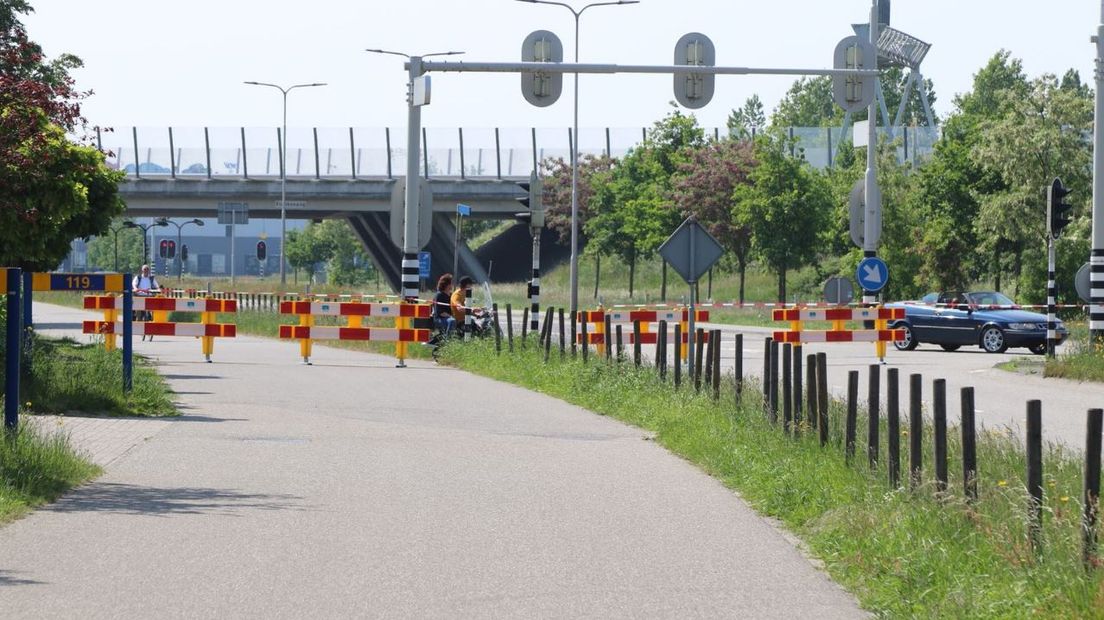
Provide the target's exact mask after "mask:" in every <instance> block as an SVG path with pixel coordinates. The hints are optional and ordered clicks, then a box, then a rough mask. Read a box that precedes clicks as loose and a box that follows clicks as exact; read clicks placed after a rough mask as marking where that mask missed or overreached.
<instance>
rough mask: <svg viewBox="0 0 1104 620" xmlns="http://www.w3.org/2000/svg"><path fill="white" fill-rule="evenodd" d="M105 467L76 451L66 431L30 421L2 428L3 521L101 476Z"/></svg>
mask: <svg viewBox="0 0 1104 620" xmlns="http://www.w3.org/2000/svg"><path fill="white" fill-rule="evenodd" d="M100 473H102V470H101V469H100V468H99V467H97V466H96V465H93V464H92V463H90V462H88V461H86V460H84V459H83V458H81V457H80V456H79V455H77V454H75V453H74V452H73V449H72V448H71V447H70V445H69V440H68V438H67V437H66V436H65V435H64V434H60V433H55V434H48V433H44V432H42V431H40V430H38V429H36V428H34V427H33V426H32V425H30V424H22V425H20V427H19V430H18V431H15V432H5V431H0V523H7V522H9V521H11V520H13V519H17V518H19V517H20V516H22V515H24V514H26V513H27V512H28V511H30V510H31V509H32V508H34V507H35V506H40V505H42V504H45V503H47V502H52V501H54V500H55V499H57V498H58V497H59V496H60V495H61V494H62V493H64V492H65V491H67V490H69V489H70V488H72V487H74V486H77V485H78V484H81V483H83V482H86V481H88V480H91V479H92V478H95V477H96V476H98V475H100Z"/></svg>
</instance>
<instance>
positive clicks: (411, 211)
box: [402, 56, 425, 301]
mask: <svg viewBox="0 0 1104 620" xmlns="http://www.w3.org/2000/svg"><path fill="white" fill-rule="evenodd" d="M408 68H409V71H410V83H409V92H408V93H407V103H408V105H407V120H406V146H407V148H406V200H405V209H404V212H403V214H404V216H405V217H404V221H403V256H402V298H403V299H404V300H405V301H415V300H417V298H418V282H419V276H418V250H419V249H421V248H419V247H418V224H419V222H418V215H419V213H418V202H419V200H420V196H419V195H418V190H419V189H420V186H419V183H418V154H419V152H420V151H421V149H419V148H418V145H419V144H420V143H421V132H422V107H421V106H422V105H423V104H424V102H419V101H416V100H415V98H414V83H415V80H418V79H425V78H423V77H422V73H423V72H422V58H421V57H420V56H411V57H410V62H409V64H408Z"/></svg>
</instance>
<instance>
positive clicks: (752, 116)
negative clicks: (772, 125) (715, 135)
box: [725, 95, 767, 140]
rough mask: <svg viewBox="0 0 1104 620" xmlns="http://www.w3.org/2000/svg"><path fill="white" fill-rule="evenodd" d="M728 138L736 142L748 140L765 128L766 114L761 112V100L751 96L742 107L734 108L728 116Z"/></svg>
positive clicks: (757, 96)
mask: <svg viewBox="0 0 1104 620" xmlns="http://www.w3.org/2000/svg"><path fill="white" fill-rule="evenodd" d="M725 124H726V125H727V126H728V136H729V137H730V138H733V139H737V140H748V139H750V138H752V137H753V136H754V135H757V134H758V133H759V132H760V131H762V130H763V128H764V127H766V126H767V114H766V112H764V111H763V100H762V99H760V98H759V95H752V96H750V97H748V98H747V101H745V102H744V105H743V107H740V108H736V109H734V110H732V112H730V113H729V115H728V121H726V123H725Z"/></svg>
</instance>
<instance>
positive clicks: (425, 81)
mask: <svg viewBox="0 0 1104 620" xmlns="http://www.w3.org/2000/svg"><path fill="white" fill-rule="evenodd" d="M432 85H433V83H432V82H431V81H430V76H428V75H419V76H418V77H416V78H414V88H413V90H414V92H413V93H412V96H413V99H414V100H413V101H412V102H411V104H410V105H412V106H415V107H417V106H423V105H429V101H430V99H431V98H432V97H431V94H432V92H433V89H432V88H431V87H432Z"/></svg>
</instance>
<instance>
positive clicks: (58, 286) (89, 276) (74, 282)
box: [31, 273, 123, 293]
mask: <svg viewBox="0 0 1104 620" xmlns="http://www.w3.org/2000/svg"><path fill="white" fill-rule="evenodd" d="M31 288H32V289H34V290H35V291H107V292H111V293H119V292H122V290H123V276H122V274H115V273H109V274H103V273H36V274H34V276H33V277H32V278H31Z"/></svg>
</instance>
